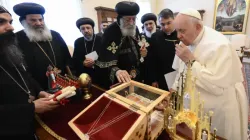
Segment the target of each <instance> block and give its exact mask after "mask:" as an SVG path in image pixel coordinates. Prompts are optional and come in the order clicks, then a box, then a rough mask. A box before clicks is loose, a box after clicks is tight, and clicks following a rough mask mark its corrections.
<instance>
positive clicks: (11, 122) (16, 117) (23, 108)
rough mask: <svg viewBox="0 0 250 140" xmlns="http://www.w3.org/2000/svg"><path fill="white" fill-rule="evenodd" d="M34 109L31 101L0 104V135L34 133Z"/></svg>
mask: <svg viewBox="0 0 250 140" xmlns="http://www.w3.org/2000/svg"><path fill="white" fill-rule="evenodd" d="M34 110H35V106H34V104H33V103H31V104H15V105H14V104H5V105H0V124H1V125H0V136H4V135H12V136H13V135H14V134H15V135H18V134H19V135H28V134H32V133H34V132H32V131H34V115H35V113H34Z"/></svg>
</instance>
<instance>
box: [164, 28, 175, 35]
mask: <svg viewBox="0 0 250 140" xmlns="http://www.w3.org/2000/svg"><path fill="white" fill-rule="evenodd" d="M174 31H175V29H174V30H173V31H172V32H170V33H166V34H167V35H171V34H172V33H173V32H174Z"/></svg>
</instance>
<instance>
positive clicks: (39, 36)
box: [21, 20, 52, 42]
mask: <svg viewBox="0 0 250 140" xmlns="http://www.w3.org/2000/svg"><path fill="white" fill-rule="evenodd" d="M21 23H22V25H23V27H24V32H25V33H26V35H27V37H28V38H29V40H30V41H31V42H35V41H37V42H38V41H48V40H52V35H51V32H50V30H49V29H48V28H47V26H46V25H44V29H43V30H42V31H41V30H37V29H34V28H33V27H31V26H30V25H29V24H28V23H27V22H26V20H23V21H22V22H21Z"/></svg>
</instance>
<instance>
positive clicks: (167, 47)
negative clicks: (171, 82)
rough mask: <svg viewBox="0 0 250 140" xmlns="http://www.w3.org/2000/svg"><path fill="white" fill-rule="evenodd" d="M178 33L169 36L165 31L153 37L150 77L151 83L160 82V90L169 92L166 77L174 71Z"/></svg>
mask: <svg viewBox="0 0 250 140" xmlns="http://www.w3.org/2000/svg"><path fill="white" fill-rule="evenodd" d="M178 43H179V40H178V38H177V32H176V31H174V32H172V33H171V34H170V35H167V34H166V33H164V32H163V31H158V32H156V33H154V34H153V35H152V38H151V46H152V47H151V49H152V50H151V51H152V55H151V57H150V59H151V60H150V63H151V64H150V65H151V68H150V69H149V70H150V77H151V81H153V82H158V84H159V88H161V89H164V90H168V86H167V83H166V80H165V77H164V75H165V74H167V73H169V72H172V71H174V69H173V68H172V64H173V61H174V56H175V44H178Z"/></svg>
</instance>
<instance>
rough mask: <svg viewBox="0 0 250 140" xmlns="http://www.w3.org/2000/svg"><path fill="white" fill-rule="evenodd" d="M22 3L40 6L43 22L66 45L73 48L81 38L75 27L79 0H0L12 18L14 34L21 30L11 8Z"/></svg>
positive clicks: (80, 12)
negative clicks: (57, 34)
mask: <svg viewBox="0 0 250 140" xmlns="http://www.w3.org/2000/svg"><path fill="white" fill-rule="evenodd" d="M22 2H34V3H38V4H40V5H42V6H43V7H44V8H45V10H46V12H45V14H44V20H45V23H46V25H47V26H48V28H49V29H51V30H55V31H57V32H59V33H60V34H61V36H62V37H63V39H64V40H65V42H66V43H67V45H69V46H73V45H74V41H75V40H76V39H77V38H78V37H80V36H82V35H81V33H80V31H79V30H78V28H77V27H76V24H75V22H76V20H77V19H79V18H81V17H82V10H81V0H42V1H41V0H11V1H10V0H1V1H0V3H1V5H3V6H5V8H6V9H8V10H9V11H10V13H11V14H12V18H13V27H14V28H15V30H14V32H17V31H19V30H22V29H23V27H22V25H21V23H20V22H19V16H18V15H16V14H15V13H14V11H13V6H14V5H16V4H18V3H22Z"/></svg>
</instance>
